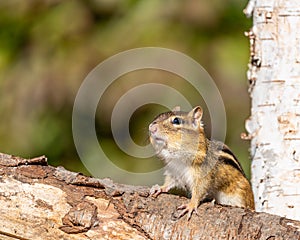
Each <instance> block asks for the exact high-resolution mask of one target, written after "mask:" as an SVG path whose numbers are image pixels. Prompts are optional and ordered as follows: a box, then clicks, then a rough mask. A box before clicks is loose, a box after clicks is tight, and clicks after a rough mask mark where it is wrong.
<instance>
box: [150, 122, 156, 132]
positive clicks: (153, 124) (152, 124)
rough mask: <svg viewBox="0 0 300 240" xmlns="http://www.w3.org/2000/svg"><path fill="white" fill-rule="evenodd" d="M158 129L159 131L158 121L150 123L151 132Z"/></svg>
mask: <svg viewBox="0 0 300 240" xmlns="http://www.w3.org/2000/svg"><path fill="white" fill-rule="evenodd" d="M156 131H157V124H156V122H153V123H151V124H150V125H149V132H150V133H152V134H153V133H155V132H156Z"/></svg>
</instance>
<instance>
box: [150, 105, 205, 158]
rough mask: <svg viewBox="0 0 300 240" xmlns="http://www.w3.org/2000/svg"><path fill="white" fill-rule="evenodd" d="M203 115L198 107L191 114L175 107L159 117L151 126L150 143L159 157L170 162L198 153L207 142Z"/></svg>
mask: <svg viewBox="0 0 300 240" xmlns="http://www.w3.org/2000/svg"><path fill="white" fill-rule="evenodd" d="M202 113H203V111H202V108H201V107H199V106H197V107H195V108H194V109H193V110H191V111H190V112H182V111H180V107H175V108H174V109H173V110H172V111H171V112H166V113H162V114H160V115H158V116H157V117H156V118H155V119H154V120H153V122H152V123H151V124H150V125H149V134H150V142H151V144H152V145H153V147H154V149H155V151H156V153H157V155H158V156H160V157H162V158H164V159H165V160H168V159H172V158H173V157H174V158H177V157H183V156H182V155H190V154H193V151H194V152H196V151H197V150H198V148H199V147H198V146H199V144H201V142H203V141H204V140H205V135H204V129H203V125H202V122H201V119H202Z"/></svg>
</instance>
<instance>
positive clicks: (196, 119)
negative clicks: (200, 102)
mask: <svg viewBox="0 0 300 240" xmlns="http://www.w3.org/2000/svg"><path fill="white" fill-rule="evenodd" d="M202 115H203V110H202V108H201V107H200V106H197V107H195V108H194V109H193V110H192V111H190V112H189V114H188V116H189V117H191V118H192V119H193V125H194V126H195V127H201V126H202V123H201V119H202Z"/></svg>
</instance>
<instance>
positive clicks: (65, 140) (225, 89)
mask: <svg viewBox="0 0 300 240" xmlns="http://www.w3.org/2000/svg"><path fill="white" fill-rule="evenodd" d="M246 3H247V1H246V0H242V1H241V0H227V1H222V0H210V1H205V0H200V1H199V0H186V1H182V0H165V1H161V0H151V1H150V0H71V1H62V0H47V1H44V0H26V1H23V0H10V1H1V2H0V99H1V101H0V112H1V118H0V151H1V152H6V153H11V154H15V155H21V156H24V157H34V156H37V155H42V154H45V155H47V156H48V158H49V162H50V164H54V165H63V166H65V167H66V168H68V169H70V170H75V171H81V172H84V173H86V174H88V171H87V170H86V169H85V168H84V166H83V165H82V163H81V162H80V160H79V157H78V155H77V153H76V149H75V147H74V143H73V139H72V127H71V120H72V119H71V118H72V107H73V103H74V98H75V96H76V93H77V91H78V88H79V86H80V84H81V82H82V81H83V80H84V78H85V77H86V75H87V74H88V73H89V72H90V71H91V70H92V69H93V68H94V67H95V66H96V65H97V64H99V63H100V62H101V61H103V60H105V59H106V58H108V57H110V56H112V55H114V54H116V53H119V52H120V51H124V50H128V49H132V48H136V47H146V46H158V47H165V48H170V49H174V50H177V51H181V52H183V53H185V54H187V55H189V56H191V57H192V58H194V59H195V60H197V61H198V62H199V63H200V64H201V65H202V66H204V67H205V69H206V70H207V71H208V72H209V73H210V75H211V76H212V77H213V79H214V80H215V81H216V84H217V86H218V88H219V90H220V92H221V94H222V97H223V100H224V103H225V107H226V113H227V137H226V143H227V144H228V145H229V146H230V147H231V148H232V150H233V151H234V152H235V153H236V155H237V156H238V157H239V159H240V161H241V162H242V165H243V166H244V168H245V169H246V172H247V173H248V175H249V163H250V161H249V157H248V143H247V142H244V141H242V140H241V139H240V133H241V132H244V131H245V130H244V121H245V119H246V118H247V117H248V116H249V111H250V110H249V97H248V93H247V81H246V70H247V63H248V52H249V50H248V48H249V47H248V41H247V39H246V37H244V35H243V32H244V31H246V30H248V29H249V27H250V20H248V19H246V18H245V16H244V15H243V13H242V10H243V8H244V7H245V5H246ZM147 82H157V83H164V84H168V85H171V86H172V87H174V88H178V89H180V90H181V92H184V91H186V92H187V95H188V96H190V101H191V103H192V104H193V105H197V104H199V102H200V100H201V99H200V98H199V96H196V95H194V94H189V91H192V90H189V89H188V86H185V85H184V82H183V81H182V80H180V79H176V77H174V76H171V75H167V74H165V73H157V72H155V71H151V72H149V74H146V76H145V74H144V73H141V74H139V73H132V74H129V75H128V76H124V78H123V79H120V80H118V81H117V82H116V83H115V84H114V85H112V86H111V88H110V89H109V90H108V93H107V94H106V95H104V96H102V99H101V106H102V107H101V111H100V110H99V112H100V113H99V114H97V120H96V128H97V133H98V135H99V136H98V137H99V141H100V144H101V145H103V146H104V148H105V149H106V151H107V154H108V155H110V157H111V158H113V159H115V161H116V162H118V164H119V165H120V166H122V167H123V168H124V169H129V170H136V171H145V169H147V168H153V166H158V165H159V164H160V163H159V162H158V161H156V160H153V163H152V164H153V165H151V163H149V161H148V162H147V163H146V164H144V165H143V164H142V165H139V161H138V160H137V159H133V158H131V157H130V156H128V155H126V154H124V153H122V151H120V150H119V149H118V147H117V146H116V144H115V143H114V141H113V139H112V134H111V131H110V114H111V111H112V109H113V106H114V104H115V103H116V101H117V100H118V99H119V98H120V96H122V94H124V93H125V92H126V91H127V90H129V89H130V88H132V87H133V86H138V85H139V84H141V83H147ZM178 104H180V103H178ZM153 109H154V110H153ZM162 110H164V109H163V108H159V107H158V106H152V105H148V106H145V107H142V108H141V109H139V110H138V111H137V112H136V113H135V114H134V117H133V118H132V123H131V124H130V131H131V133H132V135H133V137H134V139H135V140H136V141H137V142H138V143H140V144H143V142H144V141H145V139H147V125H148V124H149V122H150V121H151V120H152V118H153V117H154V115H155V114H156V113H157V112H159V111H162ZM208 119H209V118H208ZM208 125H209V124H208ZM208 127H209V126H208Z"/></svg>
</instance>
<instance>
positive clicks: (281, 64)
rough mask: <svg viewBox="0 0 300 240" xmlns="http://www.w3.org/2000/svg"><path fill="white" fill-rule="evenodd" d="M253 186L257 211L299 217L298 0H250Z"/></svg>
mask: <svg viewBox="0 0 300 240" xmlns="http://www.w3.org/2000/svg"><path fill="white" fill-rule="evenodd" d="M244 12H245V14H246V15H248V16H251V15H252V14H253V27H252V29H251V30H250V31H249V32H248V33H247V35H248V37H249V39H250V52H251V55H250V63H249V70H248V80H249V82H250V88H249V91H250V95H251V98H252V108H251V116H250V118H249V119H248V120H247V121H246V129H247V131H248V133H249V136H248V137H249V138H250V139H251V156H252V159H253V161H252V187H253V191H254V196H255V205H256V210H257V211H263V212H268V213H273V214H277V215H281V216H285V217H288V218H292V219H298V220H299V219H300V131H299V130H300V129H299V127H300V1H299V0H250V1H249V3H248V6H247V7H246V9H245V10H244Z"/></svg>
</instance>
